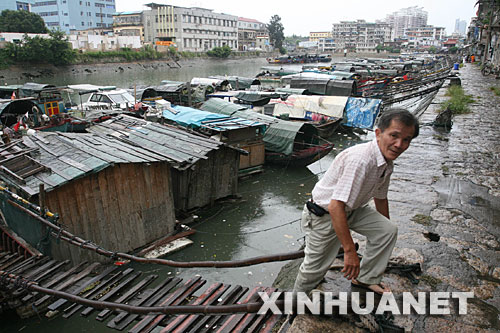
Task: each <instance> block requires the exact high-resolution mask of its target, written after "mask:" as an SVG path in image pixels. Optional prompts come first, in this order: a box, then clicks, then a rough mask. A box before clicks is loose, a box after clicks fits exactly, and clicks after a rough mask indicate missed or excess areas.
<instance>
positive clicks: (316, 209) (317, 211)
mask: <svg viewBox="0 0 500 333" xmlns="http://www.w3.org/2000/svg"><path fill="white" fill-rule="evenodd" d="M306 207H307V209H308V210H309V211H310V212H311V213H313V214H314V215H316V216H323V215H325V214H328V211H327V210H326V209H324V208H323V207H321V206H320V205H318V204H316V203H315V202H314V201H312V199H311V200H308V201H307V202H306Z"/></svg>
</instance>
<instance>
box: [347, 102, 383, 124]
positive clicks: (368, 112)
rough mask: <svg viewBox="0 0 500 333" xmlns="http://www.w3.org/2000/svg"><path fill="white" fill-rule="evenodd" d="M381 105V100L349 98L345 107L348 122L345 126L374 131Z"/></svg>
mask: <svg viewBox="0 0 500 333" xmlns="http://www.w3.org/2000/svg"><path fill="white" fill-rule="evenodd" d="M381 105H382V100H380V99H374V98H361V97H349V100H348V101H347V105H346V107H345V115H346V117H345V119H346V122H345V123H344V124H343V125H345V126H349V127H356V128H364V129H373V126H374V125H375V119H377V116H378V114H379V112H380V106H381Z"/></svg>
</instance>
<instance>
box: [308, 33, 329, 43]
mask: <svg viewBox="0 0 500 333" xmlns="http://www.w3.org/2000/svg"><path fill="white" fill-rule="evenodd" d="M332 38H333V37H332V32H331V31H319V32H310V33H309V41H311V42H319V41H320V39H323V40H324V39H332Z"/></svg>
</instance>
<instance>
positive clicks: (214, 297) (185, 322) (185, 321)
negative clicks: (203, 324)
mask: <svg viewBox="0 0 500 333" xmlns="http://www.w3.org/2000/svg"><path fill="white" fill-rule="evenodd" d="M217 285H218V287H217V289H216V290H215V291H214V292H213V293H211V295H208V296H207V297H206V298H205V299H203V301H202V302H198V304H202V305H214V304H215V303H217V302H218V300H219V297H221V296H222V295H223V294H224V293H225V292H226V291H227V290H228V289H229V287H230V285H223V284H222V283H219V284H217ZM206 293H208V290H207V292H206ZM202 296H203V295H202ZM200 298H201V296H200ZM202 317H204V316H203V315H195V314H192V315H181V316H179V317H177V318H176V320H179V321H182V323H179V326H178V327H177V328H176V329H175V331H174V332H184V331H186V330H187V328H189V326H191V325H193V324H194V323H197V322H198V321H199V320H200V319H201V318H202ZM178 318H181V319H178Z"/></svg>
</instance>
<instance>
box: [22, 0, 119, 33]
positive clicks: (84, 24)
mask: <svg viewBox="0 0 500 333" xmlns="http://www.w3.org/2000/svg"><path fill="white" fill-rule="evenodd" d="M31 11H32V12H33V13H37V14H38V15H40V16H41V17H42V18H43V20H44V21H45V25H46V26H47V27H48V28H49V29H61V30H62V31H64V32H66V33H69V32H70V30H86V29H90V28H106V27H108V28H111V27H112V26H113V14H114V13H115V12H116V7H115V0H35V1H34V4H33V5H32V7H31Z"/></svg>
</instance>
